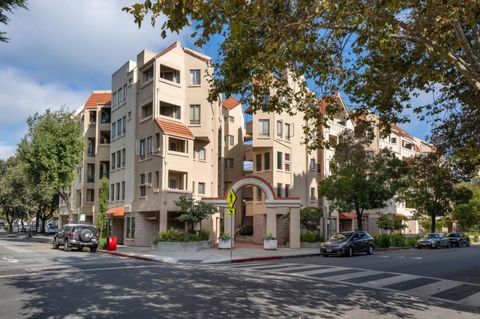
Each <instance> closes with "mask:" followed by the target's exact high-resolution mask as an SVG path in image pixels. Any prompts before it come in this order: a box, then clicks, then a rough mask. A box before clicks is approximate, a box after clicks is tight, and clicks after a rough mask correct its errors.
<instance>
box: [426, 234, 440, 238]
mask: <svg viewBox="0 0 480 319" xmlns="http://www.w3.org/2000/svg"><path fill="white" fill-rule="evenodd" d="M427 238H438V234H428V235H427Z"/></svg>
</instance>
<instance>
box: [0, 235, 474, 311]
mask: <svg viewBox="0 0 480 319" xmlns="http://www.w3.org/2000/svg"><path fill="white" fill-rule="evenodd" d="M466 250H467V249H465V251H466ZM443 252H445V253H448V255H447V256H449V257H448V258H443V265H444V266H446V265H447V264H455V263H457V262H459V256H462V258H464V257H465V256H470V257H471V258H472V256H473V257H474V259H475V260H477V262H478V257H479V253H480V249H478V248H472V249H470V253H465V252H464V251H463V249H458V250H453V249H452V250H451V251H447V250H444V251H443ZM418 253H422V254H423V253H425V254H426V255H425V256H430V255H431V256H432V258H441V257H438V256H437V255H436V254H437V252H430V251H424V252H423V251H422V252H418ZM395 254H399V255H396V256H397V257H400V252H397V253H395ZM411 254H412V257H414V255H415V256H416V254H417V252H412V253H411ZM457 254H458V255H457ZM465 254H466V255H465ZM439 256H440V255H439ZM389 258H392V259H393V257H380V255H379V254H377V255H374V256H373V257H371V256H358V257H354V258H350V259H346V258H323V257H318V258H307V259H305V260H301V259H287V260H282V261H280V262H257V263H248V264H241V265H230V264H223V265H193V264H162V263H150V262H144V261H139V260H133V259H125V258H119V257H115V256H109V255H104V254H101V253H96V254H94V253H90V252H86V251H85V252H75V251H72V252H63V251H60V250H53V249H51V248H50V245H48V244H42V243H31V242H24V241H17V240H12V241H7V240H5V239H2V238H0V318H373V317H377V318H429V319H430V318H440V317H445V318H479V316H480V304H479V305H478V306H477V305H475V304H473V305H472V304H465V303H462V302H459V301H455V300H449V299H448V298H447V299H444V298H436V297H432V298H423V297H421V296H416V295H414V294H413V295H412V294H409V293H408V291H407V292H406V293H405V291H400V292H397V291H395V290H391V289H390V290H385V289H382V288H379V287H375V285H371V282H370V286H369V282H367V283H366V284H365V283H362V282H361V280H360V282H358V278H361V276H362V275H359V274H358V272H360V274H361V273H362V272H364V275H367V276H372V274H373V276H377V277H382V276H381V275H380V276H379V273H383V269H382V270H381V271H377V270H367V268H365V270H361V269H360V266H362V267H364V265H365V264H368V265H369V266H368V268H372V267H376V266H378V263H385V264H387V266H385V267H400V268H395V269H396V270H401V268H402V267H401V266H394V265H393V264H394V263H395V262H391V261H390V259H389ZM398 259H399V260H400V262H403V261H402V260H401V259H402V258H398ZM403 259H405V258H403ZM375 260H376V262H374V261H375ZM428 260H429V259H423V258H422V259H421V262H423V263H425V264H428ZM435 260H437V259H435ZM415 262H418V260H414V259H412V260H411V261H408V263H406V264H404V265H405V267H409V266H406V265H414V263H415ZM324 263H329V264H328V265H326V264H324ZM337 263H338V265H337ZM409 263H412V264H409ZM340 264H342V265H343V266H341V265H340ZM347 265H348V266H347ZM477 265H479V264H477ZM417 266H418V264H417ZM357 267H358V268H357ZM388 269H393V268H388ZM416 269H419V270H420V271H423V270H422V267H416ZM438 269H439V271H440V272H442V270H441V269H440V268H438ZM329 271H332V273H333V272H334V274H333V275H332V276H328V275H327V276H325V274H326V273H327V272H329ZM342 271H343V275H342V274H340V275H339V274H338V272H342ZM388 271H390V270H388ZM405 271H411V269H404V271H403V273H405ZM395 272H397V271H395ZM349 273H350V274H349ZM432 274H434V273H433V272H432V273H431V274H430V275H431V276H432ZM355 275H356V277H355ZM440 275H441V273H440ZM342 276H343V277H342ZM352 276H353V279H354V281H353V282H352V281H351V280H352ZM359 276H360V277H359ZM399 276H402V275H399ZM404 276H407V275H404ZM408 276H410V275H408ZM419 276H422V274H421V273H419ZM364 277H365V276H363V278H364ZM335 278H336V279H335ZM341 278H344V279H343V280H342V279H341ZM345 278H350V281H346V280H347V279H345ZM355 278H357V282H355ZM397 278H398V277H397ZM456 278H457V279H458V278H461V277H456ZM477 279H478V278H477ZM382 280H383V281H388V280H392V279H391V278H384V279H381V280H380V281H376V282H377V283H378V282H381V281H382ZM441 282H442V283H443V280H442V281H441ZM445 282H447V281H445ZM448 282H449V281H448ZM373 283H375V281H373Z"/></svg>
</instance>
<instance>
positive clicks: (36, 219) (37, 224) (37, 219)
mask: <svg viewBox="0 0 480 319" xmlns="http://www.w3.org/2000/svg"><path fill="white" fill-rule="evenodd" d="M39 215H40V212H36V213H35V229H36V230H37V233H38V226H39V223H40V216H39Z"/></svg>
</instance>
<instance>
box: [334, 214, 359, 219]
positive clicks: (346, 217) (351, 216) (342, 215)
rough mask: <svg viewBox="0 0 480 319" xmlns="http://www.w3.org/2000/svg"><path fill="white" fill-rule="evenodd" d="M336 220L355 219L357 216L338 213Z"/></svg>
mask: <svg viewBox="0 0 480 319" xmlns="http://www.w3.org/2000/svg"><path fill="white" fill-rule="evenodd" d="M338 218H339V219H357V214H356V213H339V214H338Z"/></svg>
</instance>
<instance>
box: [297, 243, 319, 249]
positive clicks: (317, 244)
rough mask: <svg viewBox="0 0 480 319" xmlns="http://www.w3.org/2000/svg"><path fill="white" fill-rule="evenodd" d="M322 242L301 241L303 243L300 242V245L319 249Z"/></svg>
mask: <svg viewBox="0 0 480 319" xmlns="http://www.w3.org/2000/svg"><path fill="white" fill-rule="evenodd" d="M320 244H321V243H320V242H318V243H306V242H301V243H300V247H301V248H312V249H313V248H318V249H320Z"/></svg>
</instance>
